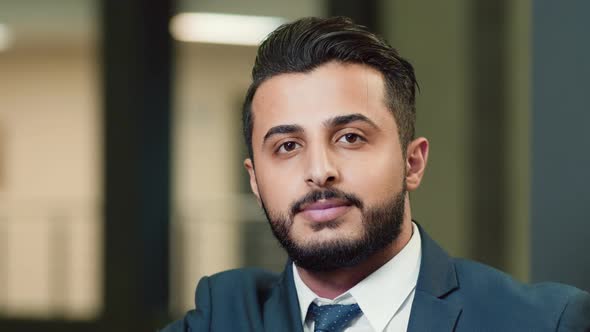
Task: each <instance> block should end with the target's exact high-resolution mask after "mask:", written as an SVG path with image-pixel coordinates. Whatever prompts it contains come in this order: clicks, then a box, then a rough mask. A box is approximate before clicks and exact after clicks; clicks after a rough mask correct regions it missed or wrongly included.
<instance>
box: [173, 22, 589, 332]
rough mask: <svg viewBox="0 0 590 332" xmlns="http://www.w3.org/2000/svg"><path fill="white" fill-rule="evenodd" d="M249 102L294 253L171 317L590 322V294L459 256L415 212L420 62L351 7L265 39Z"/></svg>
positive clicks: (255, 178)
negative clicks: (277, 267)
mask: <svg viewBox="0 0 590 332" xmlns="http://www.w3.org/2000/svg"><path fill="white" fill-rule="evenodd" d="M252 74H253V82H252V85H251V86H250V89H249V90H248V93H247V96H246V100H245V103H244V108H243V125H244V135H245V139H246V144H247V146H248V149H249V158H248V159H246V161H245V162H244V165H245V167H246V169H247V170H248V173H249V175H250V185H251V187H252V191H253V192H254V195H255V196H256V198H257V199H258V202H259V204H260V206H261V207H262V208H263V210H264V212H265V213H266V216H267V218H268V220H269V223H270V226H271V229H272V231H273V233H274V235H275V236H276V238H277V239H278V240H279V242H280V243H281V245H282V246H283V247H284V248H285V250H286V251H287V253H288V255H289V257H290V260H289V262H287V265H286V268H285V270H284V271H283V273H282V274H281V275H279V276H277V275H274V274H272V273H269V272H265V271H263V270H258V269H239V270H232V271H226V272H222V273H219V274H216V275H213V276H211V277H205V278H203V279H201V281H200V282H199V285H198V286H197V291H196V299H195V302H196V309H195V310H192V311H190V312H189V313H187V315H186V316H185V317H184V319H182V320H180V321H177V322H175V323H173V324H171V325H170V326H168V328H166V329H165V331H344V330H345V331H406V330H407V331H588V330H590V295H589V294H588V293H586V292H583V291H581V290H578V289H576V288H573V287H569V286H565V285H558V284H539V285H532V286H530V285H522V284H519V283H518V282H516V281H514V280H513V279H511V278H510V277H509V276H507V275H505V274H503V273H502V272H499V271H497V270H494V269H492V268H490V267H487V266H484V265H481V264H478V263H475V262H470V261H466V260H460V259H453V258H450V257H449V256H448V255H447V254H446V253H445V252H444V251H443V250H442V249H441V248H440V247H439V246H438V245H437V244H436V243H434V242H433V240H431V239H430V238H429V237H428V235H427V234H426V233H425V231H424V230H423V229H421V228H420V226H418V225H417V224H416V223H414V222H413V221H412V214H411V207H410V200H409V195H408V192H410V191H413V190H416V189H417V188H418V187H419V185H420V182H421V180H422V176H423V174H424V170H425V168H426V163H427V160H428V148H429V145H428V141H427V140H426V139H425V138H423V137H418V138H416V137H415V136H414V122H415V105H414V99H415V87H416V79H415V77H414V71H413V68H412V66H411V65H410V64H409V63H408V62H407V61H406V60H404V59H403V58H401V57H400V56H399V55H398V54H397V52H396V51H395V50H394V49H393V48H391V47H390V46H389V45H387V44H386V43H385V41H383V40H382V39H380V38H379V37H377V36H375V35H374V34H372V33H370V32H368V31H367V30H366V29H365V28H363V27H360V26H358V25H355V24H353V23H352V22H351V21H350V20H348V19H346V18H329V19H318V18H305V19H301V20H298V21H296V22H293V23H290V24H287V25H284V26H282V27H280V28H278V29H277V30H276V31H274V32H273V33H272V34H271V35H270V36H269V37H268V38H267V39H266V40H265V41H264V42H263V43H262V45H261V46H260V48H259V50H258V55H257V57H256V62H255V64H254V68H253V71H252Z"/></svg>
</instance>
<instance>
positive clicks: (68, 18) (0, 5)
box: [0, 0, 325, 48]
mask: <svg viewBox="0 0 590 332" xmlns="http://www.w3.org/2000/svg"><path fill="white" fill-rule="evenodd" d="M99 5H100V0H50V1H48V0H12V1H11V0H5V1H0V24H4V25H5V26H7V27H8V29H9V30H10V32H11V34H12V36H13V38H12V39H13V44H12V47H14V48H20V47H47V46H51V45H68V44H74V45H79V44H83V45H92V44H93V43H94V41H95V40H96V39H97V38H96V37H97V31H98V27H99V19H100V13H99V9H100V7H99ZM177 7H178V10H177V11H178V12H185V11H197V12H219V13H231V14H244V15H263V16H280V17H284V18H287V19H294V18H297V17H302V16H321V15H323V13H324V12H325V11H324V1H319V0H299V1H288V0H249V1H241V0H178V5H177Z"/></svg>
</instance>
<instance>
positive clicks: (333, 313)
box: [308, 303, 361, 332]
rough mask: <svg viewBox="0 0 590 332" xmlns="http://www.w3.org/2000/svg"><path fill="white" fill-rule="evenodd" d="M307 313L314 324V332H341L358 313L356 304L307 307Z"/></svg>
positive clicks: (313, 305) (359, 311)
mask: <svg viewBox="0 0 590 332" xmlns="http://www.w3.org/2000/svg"><path fill="white" fill-rule="evenodd" d="M308 313H309V314H311V315H312V316H311V317H312V318H313V321H314V322H315V326H314V330H313V331H314V332H341V331H343V330H344V328H345V327H346V326H348V324H350V322H352V320H353V319H355V318H356V317H357V316H358V315H359V314H360V313H361V308H359V306H358V304H356V303H355V304H349V305H343V304H328V305H323V306H318V305H316V304H315V303H311V304H310V305H309V310H308Z"/></svg>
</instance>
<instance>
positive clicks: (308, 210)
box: [301, 199, 351, 222]
mask: <svg viewBox="0 0 590 332" xmlns="http://www.w3.org/2000/svg"><path fill="white" fill-rule="evenodd" d="M350 208H351V204H350V203H349V202H347V201H344V200H339V199H322V200H319V201H316V202H314V203H310V204H306V205H303V206H302V207H301V214H302V215H303V217H304V218H305V219H307V220H309V221H312V222H326V221H331V220H334V219H337V218H339V217H341V216H342V215H344V214H345V213H346V212H348V210H349V209H350Z"/></svg>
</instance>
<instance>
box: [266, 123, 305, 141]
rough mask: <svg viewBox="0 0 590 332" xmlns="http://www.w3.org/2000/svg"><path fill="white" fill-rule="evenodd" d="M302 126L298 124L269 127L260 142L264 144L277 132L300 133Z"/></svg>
mask: <svg viewBox="0 0 590 332" xmlns="http://www.w3.org/2000/svg"><path fill="white" fill-rule="evenodd" d="M303 131H304V130H303V127H301V126H300V125H280V126H275V127H272V128H270V129H269V130H268V131H267V132H266V135H264V139H263V140H262V144H264V143H265V142H266V141H267V140H268V139H269V138H271V137H272V136H274V135H279V134H293V133H302V132H303Z"/></svg>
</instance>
